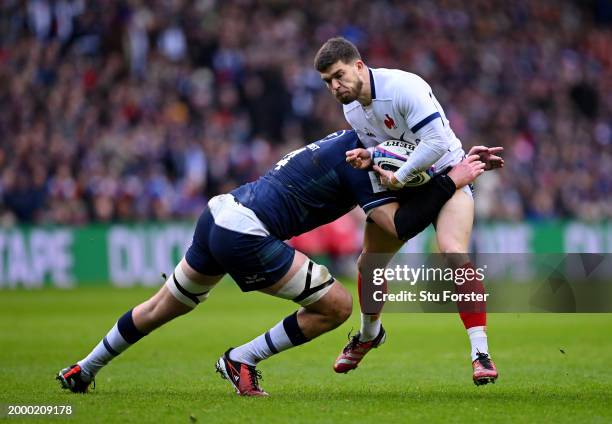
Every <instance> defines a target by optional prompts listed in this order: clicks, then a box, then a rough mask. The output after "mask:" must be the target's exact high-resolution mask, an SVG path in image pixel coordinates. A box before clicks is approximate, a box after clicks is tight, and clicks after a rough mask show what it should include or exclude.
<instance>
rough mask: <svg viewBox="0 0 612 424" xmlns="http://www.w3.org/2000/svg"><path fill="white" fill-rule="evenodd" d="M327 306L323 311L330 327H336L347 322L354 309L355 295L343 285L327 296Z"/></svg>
mask: <svg viewBox="0 0 612 424" xmlns="http://www.w3.org/2000/svg"><path fill="white" fill-rule="evenodd" d="M325 301H326V305H327V307H326V308H325V309H324V311H322V314H323V315H324V316H325V319H326V321H327V323H328V326H329V327H330V328H336V327H338V326H339V325H341V324H342V323H343V322H345V321H346V320H347V319H348V318H349V317H350V316H351V313H352V311H353V297H352V296H351V295H350V293H349V292H348V291H346V289H345V288H344V287H342V286H341V285H339V284H338V285H337V287H336V290H334V291H333V292H331V293H330V294H329V295H328V296H326V299H325Z"/></svg>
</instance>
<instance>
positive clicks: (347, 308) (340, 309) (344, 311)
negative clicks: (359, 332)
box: [334, 290, 353, 325]
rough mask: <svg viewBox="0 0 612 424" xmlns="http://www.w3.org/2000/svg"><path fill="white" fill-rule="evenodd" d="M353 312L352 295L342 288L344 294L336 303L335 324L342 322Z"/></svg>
mask: <svg viewBox="0 0 612 424" xmlns="http://www.w3.org/2000/svg"><path fill="white" fill-rule="evenodd" d="M352 312H353V297H352V296H351V295H350V293H348V292H347V291H346V290H344V295H343V296H342V300H341V301H340V302H338V303H337V306H336V311H335V314H334V317H335V321H336V324H337V325H340V324H342V323H343V322H345V321H346V320H347V319H349V317H350V316H351V313H352Z"/></svg>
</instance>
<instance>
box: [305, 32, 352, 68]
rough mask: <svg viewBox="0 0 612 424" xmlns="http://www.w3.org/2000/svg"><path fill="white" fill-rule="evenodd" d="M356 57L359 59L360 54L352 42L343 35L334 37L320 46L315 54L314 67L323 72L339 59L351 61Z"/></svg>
mask: <svg viewBox="0 0 612 424" xmlns="http://www.w3.org/2000/svg"><path fill="white" fill-rule="evenodd" d="M357 59H361V55H360V54H359V50H357V47H355V45H354V44H353V43H351V42H350V41H349V40H347V39H346V38H344V37H334V38H330V39H329V40H327V41H326V42H325V44H323V45H322V46H321V48H320V49H319V51H318V52H317V54H316V56H315V59H314V67H315V69H316V70H317V71H319V72H325V71H326V70H327V69H328V68H329V67H330V66H332V65H333V64H334V63H336V62H338V61H339V60H340V61H342V62H343V63H351V62H353V61H354V60H357Z"/></svg>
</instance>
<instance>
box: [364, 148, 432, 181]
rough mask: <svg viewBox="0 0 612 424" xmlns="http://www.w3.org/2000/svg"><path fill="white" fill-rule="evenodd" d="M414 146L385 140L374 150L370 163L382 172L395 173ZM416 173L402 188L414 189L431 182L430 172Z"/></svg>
mask: <svg viewBox="0 0 612 424" xmlns="http://www.w3.org/2000/svg"><path fill="white" fill-rule="evenodd" d="M415 147H416V146H415V145H414V144H413V143H408V142H406V141H401V140H387V141H385V142H383V143H380V144H379V145H378V146H376V147H375V148H374V154H373V155H372V156H373V157H372V161H373V162H374V165H378V166H379V167H381V168H382V169H384V170H387V171H392V172H395V171H397V170H398V169H399V167H400V166H402V165H403V164H404V162H406V160H407V159H408V156H410V154H411V153H412V151H413V150H414V148H415ZM431 171H432V170H431V169H430V170H428V171H427V172H425V171H424V172H420V173H418V174H417V175H416V176H415V177H414V178H413V179H411V180H410V181H408V182H407V183H406V184H404V187H416V186H420V185H423V184H425V183H427V182H428V181H429V180H431V174H432V172H431Z"/></svg>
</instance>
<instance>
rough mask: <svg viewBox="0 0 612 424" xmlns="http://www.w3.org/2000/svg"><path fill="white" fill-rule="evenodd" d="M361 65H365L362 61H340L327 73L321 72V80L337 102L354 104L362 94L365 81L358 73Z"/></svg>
mask: <svg viewBox="0 0 612 424" xmlns="http://www.w3.org/2000/svg"><path fill="white" fill-rule="evenodd" d="M359 64H361V65H363V62H361V61H360V60H357V61H355V62H353V63H344V62H342V61H338V62H336V63H334V64H333V65H332V66H330V67H329V68H328V69H327V70H326V71H325V72H321V79H322V80H323V82H325V85H326V86H327V88H328V89H329V91H331V93H332V94H333V95H334V97H335V98H336V100H338V101H339V102H340V103H342V104H345V105H347V104H349V103H351V102H354V101H355V100H357V98H358V97H359V95H360V94H361V89H362V87H363V81H362V80H361V78H360V77H359V72H358V71H357V69H358V67H359Z"/></svg>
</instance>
